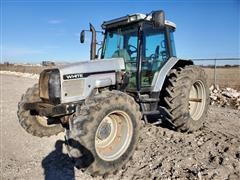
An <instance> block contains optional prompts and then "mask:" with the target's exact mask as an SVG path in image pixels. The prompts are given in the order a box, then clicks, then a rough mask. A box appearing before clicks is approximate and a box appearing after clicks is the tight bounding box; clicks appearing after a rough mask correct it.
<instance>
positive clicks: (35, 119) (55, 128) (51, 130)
mask: <svg viewBox="0 0 240 180" xmlns="http://www.w3.org/2000/svg"><path fill="white" fill-rule="evenodd" d="M40 100H41V99H40V97H39V88H38V84H35V85H34V86H33V87H32V88H29V89H28V90H27V91H26V93H25V94H24V95H23V96H22V98H21V101H20V102H19V103H18V112H17V115H18V119H19V122H20V125H21V126H22V127H23V128H24V129H25V130H26V131H27V132H28V133H29V134H32V135H34V136H37V137H44V136H47V137H49V136H52V135H57V134H59V133H60V132H63V131H64V128H63V127H62V125H61V124H52V125H47V118H44V117H41V116H38V115H32V114H31V113H30V111H29V110H28V111H26V110H25V109H24V108H23V105H24V103H25V102H35V101H40ZM44 122H46V124H44Z"/></svg>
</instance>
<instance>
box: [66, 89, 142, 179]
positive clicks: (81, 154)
mask: <svg viewBox="0 0 240 180" xmlns="http://www.w3.org/2000/svg"><path fill="white" fill-rule="evenodd" d="M140 120H141V113H140V111H139V106H138V105H137V103H136V102H135V101H134V99H133V98H132V97H131V96H129V95H127V94H125V93H122V92H119V91H108V92H102V93H101V94H98V95H95V96H94V97H93V98H91V99H88V100H86V101H85V103H84V104H83V105H82V106H81V107H79V109H78V110H77V112H76V115H75V117H73V118H72V119H71V120H70V122H69V128H70V129H69V130H68V131H67V132H66V139H67V141H68V151H69V155H70V156H71V157H73V159H74V160H75V162H76V165H77V166H78V167H79V168H85V169H86V171H87V172H88V173H89V174H91V175H93V176H95V175H107V174H109V173H112V172H115V171H117V170H118V169H119V168H121V167H122V166H123V165H125V164H126V163H127V161H128V160H129V159H130V157H131V156H132V155H133V153H134V150H135V148H136V145H137V142H138V136H139V127H140Z"/></svg>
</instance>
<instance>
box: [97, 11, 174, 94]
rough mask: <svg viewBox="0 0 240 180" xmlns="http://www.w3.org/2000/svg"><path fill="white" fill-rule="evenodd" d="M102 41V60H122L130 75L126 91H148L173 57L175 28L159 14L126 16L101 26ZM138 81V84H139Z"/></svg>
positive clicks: (161, 13)
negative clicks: (158, 73) (102, 30)
mask: <svg viewBox="0 0 240 180" xmlns="http://www.w3.org/2000/svg"><path fill="white" fill-rule="evenodd" d="M102 28H103V29H105V38H104V43H103V49H102V54H101V59H112V58H119V57H121V58H123V59H124V61H125V67H126V72H127V73H128V76H129V84H128V90H136V88H137V89H138V90H139V89H141V90H144V89H145V90H147V89H149V88H151V87H152V86H153V84H154V80H155V79H156V78H155V77H156V74H157V72H159V70H160V69H161V67H162V66H163V64H164V63H165V62H166V61H167V60H168V59H169V58H170V57H172V56H176V52H175V46H174V39H173V32H174V31H175V28H176V25H175V24H174V23H172V22H170V21H167V20H165V18H164V14H163V12H162V11H157V12H154V13H152V16H149V15H144V14H133V15H127V16H124V17H121V18H117V19H113V20H110V21H106V22H104V23H103V24H102ZM138 82H139V83H138Z"/></svg>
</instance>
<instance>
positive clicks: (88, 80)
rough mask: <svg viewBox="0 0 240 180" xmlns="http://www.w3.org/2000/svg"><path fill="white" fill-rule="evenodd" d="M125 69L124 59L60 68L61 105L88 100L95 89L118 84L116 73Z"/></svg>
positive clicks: (89, 62) (96, 61)
mask: <svg viewBox="0 0 240 180" xmlns="http://www.w3.org/2000/svg"><path fill="white" fill-rule="evenodd" d="M124 69H125V63H124V60H123V59H122V58H114V59H102V60H92V61H85V62H79V63H73V64H70V65H67V66H65V67H61V68H59V69H58V70H59V73H60V83H61V86H60V88H61V103H67V102H74V101H79V100H84V99H86V98H87V97H88V96H89V95H90V93H91V92H92V91H93V89H95V88H101V87H107V86H111V85H115V84H116V72H118V71H122V70H124Z"/></svg>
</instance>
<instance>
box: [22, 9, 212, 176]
mask: <svg viewBox="0 0 240 180" xmlns="http://www.w3.org/2000/svg"><path fill="white" fill-rule="evenodd" d="M102 28H103V30H104V33H103V35H104V36H103V37H104V38H103V41H102V43H101V47H100V48H99V50H98V51H97V45H99V43H98V42H97V40H96V33H98V31H96V30H95V28H94V26H93V25H92V24H90V30H88V31H90V33H91V36H92V39H91V48H90V49H91V51H90V60H87V61H81V62H77V63H72V64H68V65H66V66H63V67H56V68H50V69H45V70H43V71H42V72H41V74H40V77H39V83H38V84H35V85H34V86H33V87H32V88H29V89H28V90H27V91H26V93H25V94H24V95H23V96H22V99H21V101H20V102H19V106H18V118H19V122H20V124H21V126H22V127H23V128H24V129H25V130H26V131H27V132H28V133H30V134H32V135H34V136H38V137H43V136H52V135H56V134H58V133H60V132H62V131H65V139H66V147H67V149H68V153H69V156H70V157H71V158H72V159H73V160H74V162H75V163H76V166H77V167H79V168H82V169H83V170H85V171H86V172H88V173H90V174H91V175H105V174H109V173H114V172H116V171H117V170H118V169H119V168H121V167H123V166H124V165H125V164H126V163H127V162H128V161H129V159H130V158H131V157H132V155H133V153H134V151H135V149H136V146H137V143H138V137H139V134H140V133H141V131H140V129H141V127H142V126H144V124H149V123H151V124H154V125H156V126H159V125H160V124H162V123H166V124H168V127H169V128H171V129H172V130H176V131H180V132H193V131H196V130H199V129H200V128H201V127H202V126H203V124H204V120H205V119H206V115H207V110H208V105H209V91H208V85H207V82H206V74H205V72H204V70H203V69H201V68H200V67H198V66H196V65H194V63H193V61H191V60H184V59H179V58H177V56H176V50H175V44H174V36H173V34H174V31H175V30H176V25H175V24H174V23H173V22H171V21H168V20H166V19H165V14H164V11H163V10H158V11H152V12H151V13H148V14H138V13H137V14H132V15H127V16H123V17H120V18H116V19H113V20H110V21H104V22H103V24H102ZM84 40H85V31H82V32H81V33H80V41H81V43H84ZM159 128H161V127H159Z"/></svg>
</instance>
